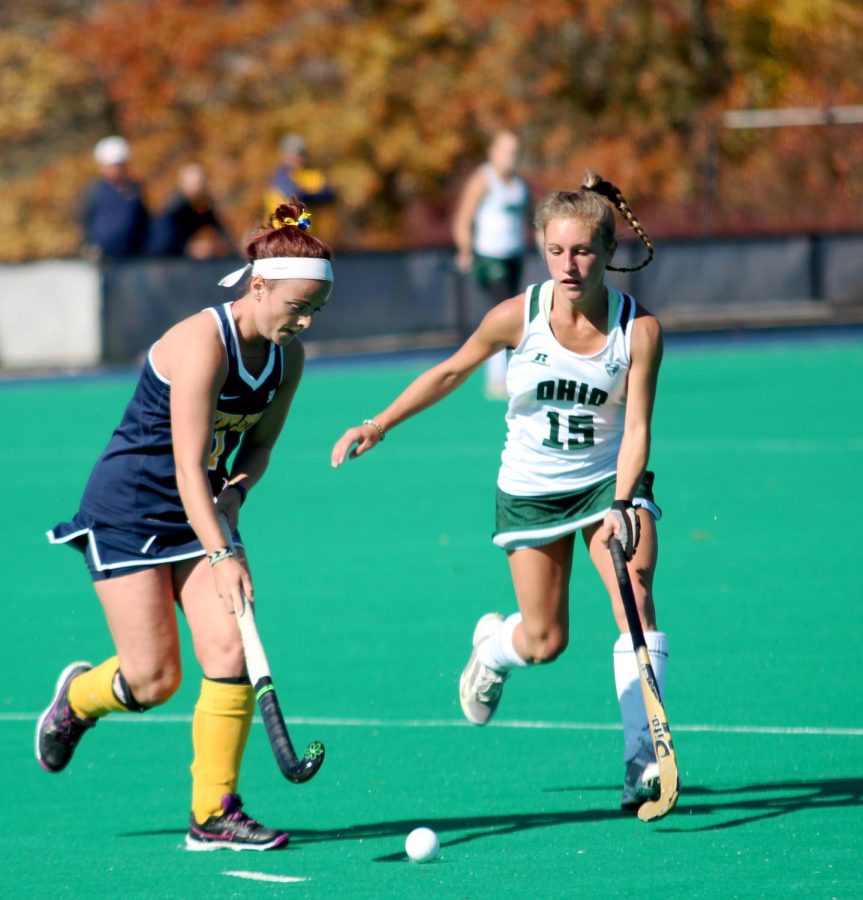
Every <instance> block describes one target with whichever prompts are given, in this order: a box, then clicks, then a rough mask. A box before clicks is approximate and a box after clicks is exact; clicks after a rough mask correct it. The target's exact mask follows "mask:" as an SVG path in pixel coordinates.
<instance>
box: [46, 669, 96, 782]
mask: <svg viewBox="0 0 863 900" xmlns="http://www.w3.org/2000/svg"><path fill="white" fill-rule="evenodd" d="M92 668H93V666H92V665H91V664H90V663H88V662H74V663H70V664H69V665H68V666H66V668H65V669H63V671H62V672H61V673H60V677H59V678H58V679H57V687H56V688H55V689H54V698H53V699H52V700H51V705H50V706H49V707H48V709H46V710H45V712H43V713H42V715H41V716H40V717H39V721H38V722H37V723H36V759H38V760H39V765H41V766H42V768H43V769H45V771H46V772H62V771H63V769H65V768H66V766H67V765H69V760H70V759H72V754H73V753H74V752H75V748H76V747H77V746H78V742H79V741H80V740H81V738H82V737H84V734H85V732H86V731H88V730H89V729H90V728H92V727H93V726H94V725H95V724H96V719H82V718H81V717H80V716H76V715H75V713H73V712H72V708H71V707H70V706H69V683H70V682H71V681H72V679H73V678H74V677H75V676H76V675H80V674H81V673H82V672H89V671H90V669H92Z"/></svg>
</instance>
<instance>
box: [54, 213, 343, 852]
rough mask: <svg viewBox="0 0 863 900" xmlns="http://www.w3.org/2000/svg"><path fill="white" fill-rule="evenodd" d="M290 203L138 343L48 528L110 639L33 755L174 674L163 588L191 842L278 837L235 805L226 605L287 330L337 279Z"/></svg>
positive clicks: (287, 377) (271, 841)
mask: <svg viewBox="0 0 863 900" xmlns="http://www.w3.org/2000/svg"><path fill="white" fill-rule="evenodd" d="M309 221H310V218H309V216H308V215H307V214H305V213H304V212H303V209H302V206H301V205H300V204H299V203H297V202H295V201H291V202H289V203H287V204H285V205H282V206H280V207H279V208H278V210H277V211H276V212H275V213H274V214H273V216H272V217H271V220H270V224H269V225H267V226H263V227H261V228H260V229H259V230H257V231H256V232H254V233H253V234H252V235H250V239H249V243H248V245H247V248H246V252H247V256H248V259H249V263H248V265H247V266H246V267H245V268H243V269H241V270H238V271H237V272H234V273H232V274H231V275H229V276H227V277H226V278H224V279H222V281H221V282H220V284H222V285H224V286H226V287H231V286H233V285H235V284H237V283H239V282H240V281H242V280H243V279H246V285H245V290H244V293H243V295H242V296H241V297H240V298H239V299H238V300H235V301H233V302H227V303H225V304H223V305H221V306H216V307H213V308H211V309H205V310H203V311H202V312H200V313H197V314H196V315H193V316H191V317H189V318H188V319H185V320H184V321H182V322H180V323H179V324H177V325H175V326H174V327H173V328H171V329H170V330H169V331H167V332H166V333H165V334H164V335H163V336H162V337H161V339H160V340H158V341H157V342H156V343H155V344H154V345H153V346H152V347H151V348H150V351H149V353H148V355H147V359H146V362H145V365H144V368H143V371H142V373H141V376H140V380H139V382H138V385H137V387H136V389H135V392H134V395H133V397H132V399H131V401H130V402H129V405H128V406H127V408H126V411H125V413H124V415H123V419H122V421H121V422H120V425H119V426H118V428H117V429H116V430H115V431H114V434H113V435H112V437H111V440H110V441H109V443H108V446H107V447H106V449H105V451H104V452H103V453H102V455H101V456H100V457H99V459H98V461H97V462H96V465H95V467H94V469H93V471H92V473H91V475H90V479H89V481H88V482H87V486H86V489H85V491H84V496H83V497H82V499H81V504H80V508H79V510H78V512H77V513H76V515H75V517H74V518H73V519H72V520H71V521H70V522H68V523H64V524H61V525H57V526H55V528H53V529H52V530H51V531H50V532H49V538H50V540H51V541H52V542H53V543H69V544H71V545H72V546H74V547H77V548H78V549H79V550H81V551H82V552H83V553H84V555H85V558H86V562H87V566H88V568H89V570H90V573H91V576H92V578H93V582H94V587H95V590H96V594H97V596H98V598H99V600H100V602H101V604H102V607H103V609H104V612H105V617H106V619H107V623H108V628H109V630H110V632H111V636H112V638H113V641H114V646H115V648H116V655H115V656H112V657H111V658H110V659H107V660H105V661H104V662H102V663H101V664H99V665H97V666H93V665H91V664H90V663H86V662H76V663H72V664H71V665H69V666H67V667H66V668H65V669H64V670H63V672H62V673H61V674H60V677H59V680H58V681H57V686H56V690H55V694H54V698H53V700H52V702H51V704H50V706H49V707H48V708H47V709H46V710H45V712H44V713H43V715H42V716H41V718H40V719H39V723H38V726H37V730H36V756H37V758H38V760H39V762H40V763H41V764H42V766H43V768H45V769H46V770H47V771H49V772H59V771H61V770H62V769H64V768H65V767H66V766H67V765H68V763H69V761H70V759H71V757H72V754H73V752H74V751H75V748H76V746H77V744H78V742H79V741H80V740H81V738H82V737H83V735H84V734H86V732H87V731H88V730H89V729H90V728H92V727H93V726H94V725H96V723H97V722H98V721H99V719H101V718H102V717H103V716H106V715H108V714H109V713H128V712H143V711H144V710H147V709H149V708H151V707H153V706H158V705H159V704H161V703H164V702H165V701H166V700H168V698H169V697H171V695H172V694H173V693H174V692H175V691H176V690H177V687H178V686H179V684H180V674H181V665H180V649H179V637H178V631H177V617H176V612H175V604H176V605H178V606H179V607H180V609H181V610H182V612H183V613H184V615H185V617H186V621H187V622H188V625H189V629H190V632H191V635H192V641H193V645H194V650H195V655H196V657H197V659H198V662H199V663H200V665H201V669H202V671H203V680H202V683H201V693H200V698H199V699H198V702H197V705H196V706H195V713H194V717H193V725H192V742H193V749H194V761H193V764H192V804H191V806H192V814H191V821H190V829H189V833H188V835H187V838H186V846H187V847H188V848H189V849H190V850H211V849H218V848H220V847H230V848H231V849H250V850H268V849H272V848H276V847H281V846H284V845H285V844H287V842H288V840H289V835H288V833H287V832H285V831H280V830H276V829H272V828H265V827H264V826H263V825H261V824H259V823H258V822H256V821H255V820H254V819H252V818H251V817H249V816H247V815H246V814H245V812H243V810H242V805H241V801H240V797H239V795H238V793H237V783H238V779H239V771H240V761H241V759H242V755H243V750H244V748H245V744H246V738H247V737H248V733H249V728H250V726H251V722H252V714H253V711H254V703H255V698H254V696H253V691H252V687H251V685H250V684H249V679H248V675H247V673H246V669H245V662H244V657H243V649H242V644H241V640H240V633H239V629H238V627H237V620H236V618H235V616H234V614H233V612H232V610H233V608H234V604H235V603H236V604H238V608H240V609H242V599H241V592H242V593H244V594H245V595H246V596H248V597H249V598H252V597H253V591H252V581H251V576H250V573H249V570H248V566H247V562H246V559H245V556H244V555H243V554H242V552H241V551H238V552H237V553H236V554H235V552H234V550H233V549H232V548H231V547H230V546H229V545H228V542H227V540H226V537H225V535H224V533H223V531H222V527H221V524H220V521H219V517H220V514H224V515H225V516H226V517H227V519H228V522H229V523H230V526H231V528H232V530H233V542H234V544H235V545H236V546H237V547H241V544H242V542H241V538H240V535H239V533H238V532H237V530H236V529H237V521H238V518H239V514H240V507H241V506H242V504H243V502H244V500H245V499H246V495H247V494H248V493H249V492H250V491H252V490H254V488H255V485H256V484H257V483H258V482H259V481H260V479H261V478H262V476H263V475H264V472H265V471H266V469H267V464H268V463H269V460H270V454H271V451H272V448H273V446H274V444H275V442H276V440H277V438H278V437H279V433H280V432H281V430H282V426H283V425H284V423H285V418H286V417H287V415H288V410H289V408H290V405H291V400H292V399H293V396H294V393H295V391H296V389H297V385H298V384H299V381H300V377H301V375H302V370H303V347H302V344H301V343H300V342H299V341H298V340H296V338H297V336H298V335H300V334H302V332H303V331H304V330H305V329H306V328H308V327H309V325H310V324H311V322H312V317H313V316H314V314H315V313H316V312H317V311H318V310H319V309H320V308H321V307H322V306H323V305H324V304H325V303H326V302H327V299H328V298H329V295H330V291H331V288H332V281H333V275H332V267H331V264H330V261H329V260H330V250H329V248H328V247H327V245H326V244H324V243H322V242H321V241H319V240H318V239H317V238H315V237H313V236H312V235H311V234H309V233H308V232H307V228H308V225H309Z"/></svg>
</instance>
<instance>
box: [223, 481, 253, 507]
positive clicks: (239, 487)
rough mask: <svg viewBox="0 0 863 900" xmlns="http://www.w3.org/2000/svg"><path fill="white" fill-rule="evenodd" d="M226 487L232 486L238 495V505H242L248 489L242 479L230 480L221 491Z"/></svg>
mask: <svg viewBox="0 0 863 900" xmlns="http://www.w3.org/2000/svg"><path fill="white" fill-rule="evenodd" d="M228 488H233V489H234V490H235V491H236V492H237V493H238V494H239V495H240V506H242V505H243V504H244V503H245V502H246V494H248V493H249V489H248V488H247V487H246V486H245V485H244V484H243V482H242V481H232V482H231V483H230V484H226V485H225V486H224V487H223V488H222V491H223V492H224V491H226V490H227V489H228Z"/></svg>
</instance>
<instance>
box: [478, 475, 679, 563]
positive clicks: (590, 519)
mask: <svg viewBox="0 0 863 900" xmlns="http://www.w3.org/2000/svg"><path fill="white" fill-rule="evenodd" d="M653 477H654V476H653V472H645V473H644V475H643V476H642V478H641V481H640V482H639V484H638V487H637V488H636V491H635V496H634V497H633V499H632V503H633V505H634V506H641V507H644V509H646V510H647V511H648V512H649V513H650V514H651V515H652V516H653V518H654V519H659V518H661V516H662V510H661V509H660V508H659V507H658V506H657V505H656V501H655V500H654V499H653ZM616 484H617V478H616V477H615V476H612V477H611V478H606V479H605V480H604V481H600V482H597V483H596V484H594V485H592V486H591V487H589V488H585V489H584V490H582V491H576V492H570V493H566V494H543V495H542V496H538V497H514V496H513V495H512V494H507V493H506V492H504V491H502V490H501V489H500V488H498V491H497V516H496V519H497V521H496V525H495V530H494V533H493V534H492V540H493V541H494V543H495V544H496V545H497V546H498V547H503V549H504V550H519V549H521V548H522V547H541V546H542V545H543V544H551V543H552V542H553V541H556V540H557V539H558V538H559V537H562V536H563V535H565V534H570V533H571V532H573V531H578V530H579V529H581V528H584V527H585V526H586V525H592V524H594V523H595V522H601V521H602V520H603V519H604V518H605V514H606V513H607V512H608V510H609V509H611V504H612V503H613V502H614V491H615V487H616Z"/></svg>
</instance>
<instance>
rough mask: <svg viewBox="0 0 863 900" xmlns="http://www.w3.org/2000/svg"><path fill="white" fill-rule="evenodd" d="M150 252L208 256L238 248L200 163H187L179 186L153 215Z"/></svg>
mask: <svg viewBox="0 0 863 900" xmlns="http://www.w3.org/2000/svg"><path fill="white" fill-rule="evenodd" d="M150 252H151V253H153V254H154V255H156V256H189V257H191V258H192V259H209V258H210V257H214V256H230V255H232V254H234V253H235V252H237V251H235V249H234V246H233V242H232V241H231V238H230V235H229V234H228V232H227V230H226V228H225V226H224V225H223V224H222V222H221V220H220V219H219V216H218V215H217V213H216V210H215V206H214V204H213V198H212V196H211V194H210V192H209V189H208V187H207V176H206V173H205V172H204V168H203V166H201V165H200V164H199V163H194V162H191V163H186V165H184V166H183V167H182V168H181V169H180V172H179V175H178V178H177V190H176V192H175V193H174V194H173V195H172V196H171V198H170V199H169V200H168V203H167V204H166V206H165V208H164V209H163V210H162V212H161V213H160V214H159V215H158V216H156V217H155V218H154V219H153V225H152V228H151V234H150Z"/></svg>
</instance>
